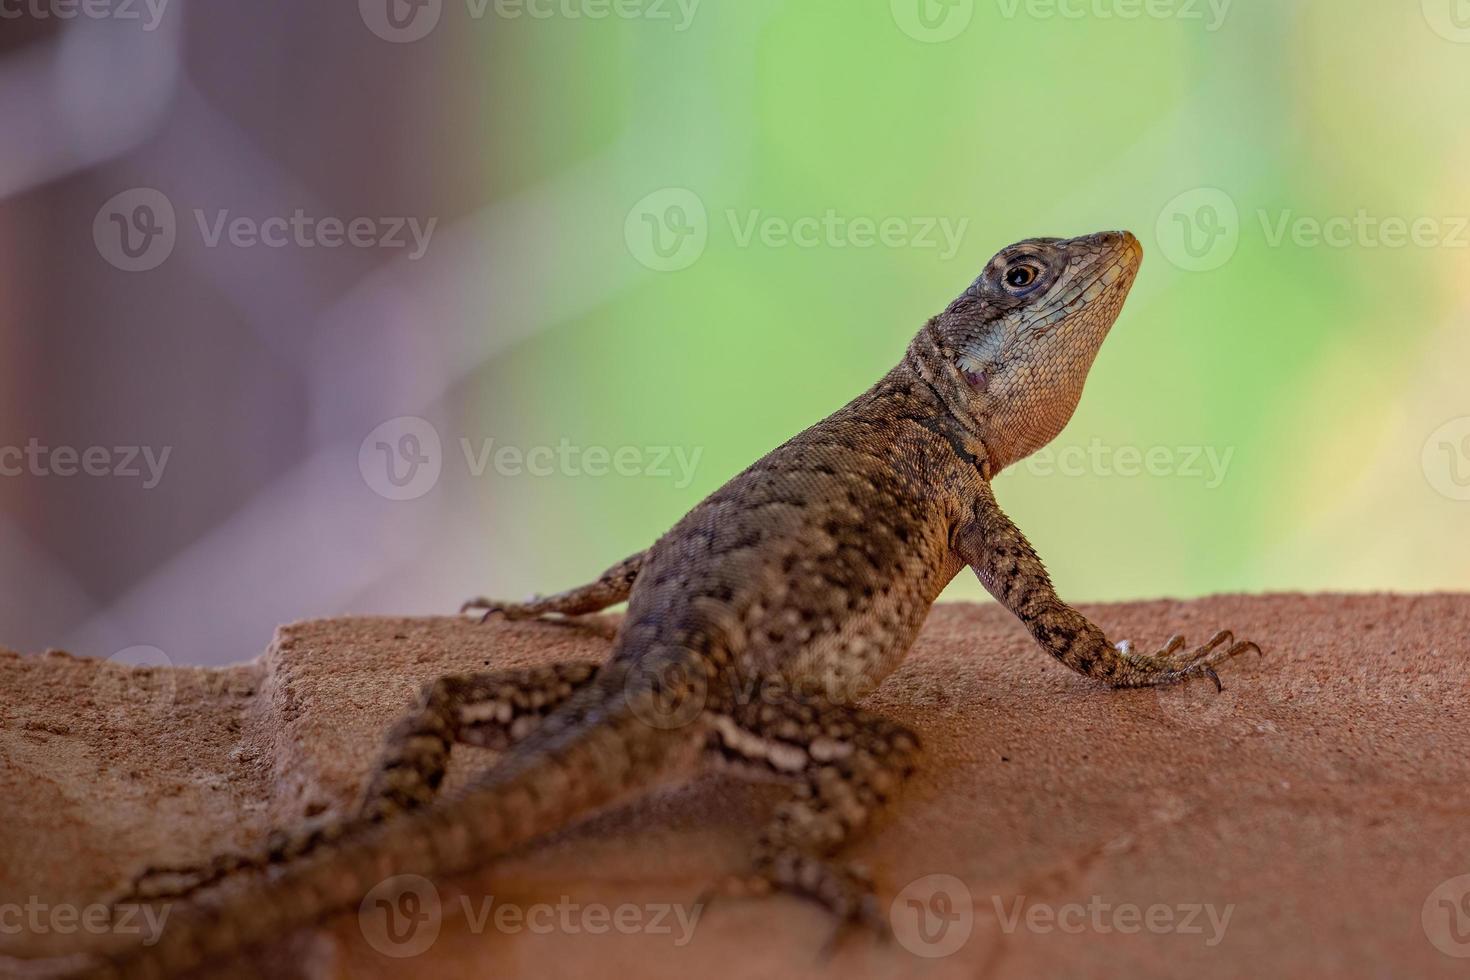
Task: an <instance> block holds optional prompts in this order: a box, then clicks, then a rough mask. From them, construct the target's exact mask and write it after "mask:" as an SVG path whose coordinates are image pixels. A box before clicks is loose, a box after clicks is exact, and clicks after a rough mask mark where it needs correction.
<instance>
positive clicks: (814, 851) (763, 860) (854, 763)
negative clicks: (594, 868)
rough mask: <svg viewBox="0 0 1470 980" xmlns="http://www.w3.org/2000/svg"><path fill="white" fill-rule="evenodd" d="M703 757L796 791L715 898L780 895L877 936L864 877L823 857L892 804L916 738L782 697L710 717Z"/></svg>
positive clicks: (881, 924)
mask: <svg viewBox="0 0 1470 980" xmlns="http://www.w3.org/2000/svg"><path fill="white" fill-rule="evenodd" d="M707 752H708V754H709V756H710V757H711V758H712V759H713V761H714V762H715V763H716V764H717V765H719V766H721V767H725V768H730V767H733V768H734V769H736V770H737V771H739V772H741V773H743V774H746V775H755V776H757V777H771V776H774V777H777V778H782V779H789V780H795V781H796V782H797V786H796V792H795V795H794V797H793V798H792V799H790V800H789V801H787V802H786V803H784V804H782V805H781V806H780V808H779V809H778V810H777V811H776V814H775V817H774V819H773V820H772V822H771V823H770V825H769V826H768V827H766V829H765V831H764V832H763V833H762V834H761V836H760V838H759V840H758V842H757V844H756V848H755V861H754V868H753V869H752V871H751V872H750V873H749V874H747V875H740V876H736V877H734V878H731V879H729V880H727V881H726V882H724V883H723V885H721V886H720V887H719V888H717V889H716V893H717V894H733V895H762V894H769V893H771V892H773V891H780V892H789V893H792V894H796V895H799V896H802V897H805V898H808V899H811V900H813V901H815V902H817V903H818V904H820V905H822V906H824V907H825V908H827V909H828V910H829V911H831V912H832V913H833V914H834V915H835V916H836V917H837V918H838V919H839V921H840V923H842V924H847V923H861V924H863V925H866V926H869V927H871V928H874V929H876V930H878V931H879V932H882V933H886V932H887V930H888V924H887V919H886V918H885V917H884V915H883V912H882V908H881V906H880V904H879V902H878V900H877V897H876V896H875V895H874V893H873V887H872V881H871V879H870V878H869V876H868V874H867V872H866V870H864V869H863V868H861V867H859V866H857V865H853V864H839V863H834V862H833V861H832V860H831V858H832V856H833V855H834V854H835V853H836V852H837V851H838V850H840V849H841V848H842V847H843V846H844V845H846V844H847V843H848V842H849V841H851V840H852V839H853V838H854V837H855V836H857V835H858V834H860V833H862V832H863V831H864V830H866V829H867V828H868V827H869V826H871V824H872V822H873V820H874V818H875V817H877V816H878V814H879V813H881V812H882V810H883V809H884V808H885V807H886V806H887V805H888V804H889V803H890V801H891V800H892V799H893V798H894V797H895V796H896V795H897V793H898V790H899V788H900V787H901V786H902V784H903V782H904V780H905V779H907V777H908V776H909V775H910V774H911V773H912V772H913V770H914V768H915V766H916V764H917V761H918V757H919V740H918V737H917V736H915V735H914V733H913V732H911V731H910V730H908V729H907V728H905V727H903V726H902V725H900V724H898V723H896V722H892V721H889V720H887V719H885V718H882V717H879V716H878V715H874V714H871V713H870V712H867V711H864V710H862V709H860V708H854V707H849V706H847V705H841V704H827V703H818V702H813V701H811V700H806V699H799V698H796V697H794V696H791V695H783V696H780V697H773V698H772V697H768V698H765V699H760V698H758V699H756V701H755V702H753V703H749V704H746V705H742V706H739V707H737V708H736V709H734V710H733V711H731V712H730V713H728V714H720V715H716V716H714V717H713V718H712V719H711V728H710V735H709V743H708V749H707Z"/></svg>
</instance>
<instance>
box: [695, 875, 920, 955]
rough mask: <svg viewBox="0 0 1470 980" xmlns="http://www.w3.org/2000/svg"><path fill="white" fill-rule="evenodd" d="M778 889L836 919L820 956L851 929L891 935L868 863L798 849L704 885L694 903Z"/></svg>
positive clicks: (832, 949)
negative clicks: (828, 858) (843, 862)
mask: <svg viewBox="0 0 1470 980" xmlns="http://www.w3.org/2000/svg"><path fill="white" fill-rule="evenodd" d="M782 893H784V894H788V895H794V896H796V897H798V898H803V899H806V900H807V901H811V902H815V903H816V904H818V905H820V906H822V907H823V908H825V909H826V910H827V911H828V912H830V913H831V914H832V916H833V917H834V918H835V919H836V924H835V926H834V928H833V930H832V934H831V935H830V936H829V937H828V938H827V940H826V942H824V943H823V944H822V948H821V951H820V953H819V954H818V955H819V956H820V958H822V959H826V958H828V957H830V956H831V955H832V953H834V952H835V951H836V950H837V948H838V946H840V945H841V943H842V941H843V940H844V939H845V938H846V937H847V936H848V935H850V934H852V933H853V932H854V931H858V932H868V933H870V934H872V935H874V936H876V937H878V938H879V939H880V940H883V941H885V942H886V941H887V940H888V939H889V938H891V937H892V929H891V927H890V925H889V922H888V917H887V916H886V915H885V914H884V912H883V905H882V903H881V902H880V901H879V900H878V896H877V894H876V892H875V891H874V890H873V879H872V876H871V875H870V874H869V873H868V871H867V869H866V868H864V867H862V866H861V865H858V864H846V865H838V864H833V863H831V862H829V861H824V860H822V859H821V858H818V857H813V856H812V855H810V854H806V853H804V852H801V851H794V850H793V851H785V852H782V853H778V854H776V855H773V856H772V858H771V859H770V860H769V861H768V862H763V864H762V866H761V867H760V868H758V869H757V870H756V871H754V872H752V873H750V874H744V875H732V876H730V877H728V878H726V879H725V880H724V881H722V882H720V883H718V884H716V885H715V886H714V887H712V888H710V889H708V890H706V891H705V892H704V893H703V894H702V895H701V896H700V897H699V899H698V904H699V905H701V906H703V907H704V908H705V909H706V910H708V908H709V906H710V905H711V904H713V903H714V902H715V901H716V900H718V899H724V898H760V897H765V896H770V895H775V894H782Z"/></svg>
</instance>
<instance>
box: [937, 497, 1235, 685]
mask: <svg viewBox="0 0 1470 980" xmlns="http://www.w3.org/2000/svg"><path fill="white" fill-rule="evenodd" d="M954 546H955V550H956V552H957V553H958V554H959V556H960V557H961V558H962V559H963V560H964V561H965V563H966V564H968V565H969V566H970V567H971V568H973V569H974V570H975V574H976V575H977V576H978V577H979V579H980V582H981V584H983V585H984V586H985V588H986V589H987V590H988V591H989V592H990V594H991V595H993V596H995V598H996V599H997V600H999V601H1000V603H1001V605H1003V606H1005V607H1006V608H1007V609H1009V610H1010V611H1011V612H1012V613H1014V614H1015V616H1016V618H1018V619H1020V620H1021V622H1022V623H1024V624H1025V626H1026V628H1027V629H1028V630H1029V631H1030V632H1031V635H1032V636H1033V637H1035V638H1036V642H1037V643H1039V644H1041V647H1042V649H1044V650H1046V652H1047V653H1050V654H1051V655H1052V656H1053V657H1056V658H1057V659H1058V660H1060V661H1061V662H1062V663H1064V664H1066V665H1067V666H1068V667H1071V668H1072V669H1073V670H1075V671H1077V672H1078V673H1082V674H1086V675H1087V676H1088V677H1095V678H1097V679H1098V680H1102V681H1106V682H1107V683H1109V684H1111V685H1112V686H1114V687H1155V686H1160V685H1165V684H1175V683H1178V682H1180V681H1184V680H1188V679H1189V678H1191V677H1209V678H1210V679H1211V680H1213V681H1214V682H1215V687H1216V689H1219V688H1220V686H1221V685H1220V677H1219V675H1218V674H1217V673H1216V672H1215V668H1216V667H1217V666H1219V665H1220V664H1222V663H1224V662H1225V661H1227V660H1229V659H1230V658H1232V657H1234V656H1236V655H1238V654H1241V653H1244V652H1245V651H1247V650H1255V651H1256V652H1257V653H1260V652H1261V648H1260V647H1259V646H1257V645H1256V644H1255V643H1253V642H1251V641H1249V640H1239V641H1237V640H1235V636H1234V634H1233V633H1232V632H1231V631H1230V630H1221V631H1220V632H1218V633H1216V634H1215V635H1214V636H1213V637H1212V638H1211V639H1210V641H1209V642H1208V643H1206V644H1204V645H1203V646H1201V647H1199V648H1197V649H1195V650H1190V651H1185V650H1184V647H1185V646H1186V644H1185V641H1184V637H1182V636H1179V635H1175V636H1173V637H1171V638H1170V639H1169V641H1168V642H1167V643H1165V644H1164V646H1163V647H1162V648H1160V649H1159V651H1158V652H1157V653H1155V654H1153V655H1152V656H1149V655H1144V654H1138V653H1134V652H1133V651H1132V649H1131V648H1130V645H1129V643H1128V642H1127V641H1126V640H1125V641H1123V642H1121V643H1119V644H1117V645H1114V644H1112V643H1109V642H1108V639H1107V637H1106V636H1104V635H1103V631H1102V630H1101V629H1099V628H1098V627H1097V626H1096V625H1094V624H1093V623H1092V622H1091V621H1090V620H1088V619H1087V617H1086V616H1083V615H1082V614H1081V613H1080V612H1078V611H1077V610H1076V609H1073V608H1072V607H1071V606H1069V605H1067V604H1066V603H1065V602H1063V601H1062V600H1061V599H1060V598H1059V597H1058V596H1057V593H1056V590H1055V589H1054V588H1053V587H1052V584H1051V577H1050V576H1049V575H1048V574H1047V572H1046V566H1045V565H1043V564H1042V562H1041V559H1040V558H1038V557H1037V555H1036V551H1035V550H1034V549H1033V548H1032V547H1031V543H1030V542H1028V541H1027V540H1026V536H1025V535H1024V534H1022V533H1021V531H1020V529H1019V528H1017V527H1016V525H1015V524H1013V523H1012V522H1011V519H1010V518H1009V517H1007V516H1006V515H1005V513H1004V512H1003V511H1002V510H1001V509H1000V505H999V504H998V503H996V501H995V496H994V495H993V494H992V493H991V491H990V487H989V485H988V484H982V489H981V491H980V493H979V494H978V495H977V497H976V500H975V505H974V508H973V511H972V514H971V516H970V518H969V520H968V521H967V522H966V523H965V524H964V525H962V526H961V527H960V528H959V529H958V530H957V532H956V534H955V536H954Z"/></svg>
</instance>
